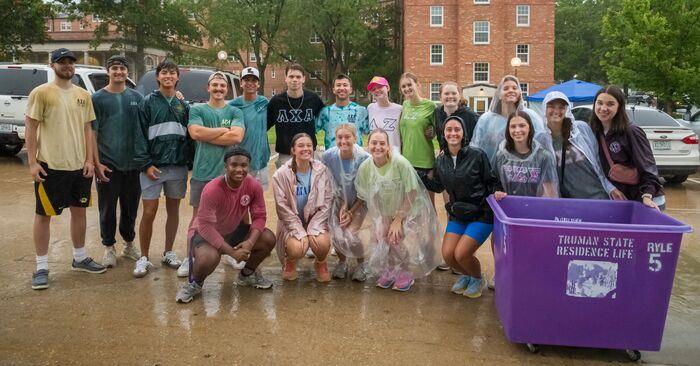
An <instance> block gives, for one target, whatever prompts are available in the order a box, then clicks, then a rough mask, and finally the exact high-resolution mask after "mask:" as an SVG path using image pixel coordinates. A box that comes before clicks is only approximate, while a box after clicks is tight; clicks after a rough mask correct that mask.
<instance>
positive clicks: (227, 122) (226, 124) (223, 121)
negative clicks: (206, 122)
mask: <svg viewBox="0 0 700 366" xmlns="http://www.w3.org/2000/svg"><path fill="white" fill-rule="evenodd" d="M221 127H226V128H229V127H231V120H230V119H228V118H222V119H221Z"/></svg>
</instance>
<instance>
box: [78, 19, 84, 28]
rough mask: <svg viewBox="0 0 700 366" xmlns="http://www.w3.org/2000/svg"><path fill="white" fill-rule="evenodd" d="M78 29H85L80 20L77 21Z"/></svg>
mask: <svg viewBox="0 0 700 366" xmlns="http://www.w3.org/2000/svg"><path fill="white" fill-rule="evenodd" d="M78 29H80V30H85V23H83V21H82V20H80V21H78Z"/></svg>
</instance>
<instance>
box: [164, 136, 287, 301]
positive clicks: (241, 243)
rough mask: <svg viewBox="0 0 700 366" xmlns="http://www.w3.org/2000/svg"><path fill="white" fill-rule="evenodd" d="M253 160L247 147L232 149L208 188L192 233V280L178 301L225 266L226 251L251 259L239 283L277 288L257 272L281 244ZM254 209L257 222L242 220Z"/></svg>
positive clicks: (239, 258) (187, 297)
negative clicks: (268, 222) (268, 225)
mask: <svg viewBox="0 0 700 366" xmlns="http://www.w3.org/2000/svg"><path fill="white" fill-rule="evenodd" d="M250 160H251V158H250V154H249V153H248V151H246V150H245V149H243V148H241V147H239V146H232V147H230V148H228V149H227V150H226V153H225V154H224V169H225V174H224V175H223V176H221V177H219V178H215V179H214V180H212V181H211V182H209V183H207V185H206V186H205V187H204V190H203V191H202V197H201V199H200V203H199V210H198V211H197V216H196V217H195V219H194V222H193V223H192V226H191V227H190V229H189V232H188V242H189V256H190V257H191V258H190V263H191V264H190V266H191V268H190V275H189V281H188V282H187V284H185V285H184V286H182V288H181V289H180V291H179V292H178V293H177V296H176V297H175V300H177V302H183V303H186V302H190V301H192V298H194V296H195V295H197V294H199V293H200V292H202V285H203V284H204V280H205V279H206V278H207V276H209V275H210V274H211V273H212V272H214V270H215V269H216V266H218V265H219V261H220V260H221V255H222V254H228V255H230V256H231V257H233V258H235V259H236V260H237V261H239V262H241V261H245V262H246V265H245V267H244V268H243V269H242V270H241V272H240V273H239V274H238V279H237V281H236V282H237V283H238V284H239V285H243V286H253V287H256V288H260V289H268V288H271V287H272V282H271V281H270V280H268V279H266V278H264V277H263V276H262V275H261V274H260V273H259V272H258V271H256V269H257V267H258V265H260V263H261V262H262V261H263V260H264V259H265V258H266V257H267V256H268V255H269V254H270V252H271V251H272V249H273V248H274V247H275V235H274V234H273V233H272V231H270V229H267V228H265V220H266V213H265V198H264V197H263V189H262V186H261V185H260V183H259V182H258V181H257V180H256V179H255V178H253V177H251V176H248V169H249V164H250ZM248 212H250V217H251V222H252V223H251V224H246V223H244V222H243V221H242V219H243V217H244V216H246V215H248Z"/></svg>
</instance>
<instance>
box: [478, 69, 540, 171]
mask: <svg viewBox="0 0 700 366" xmlns="http://www.w3.org/2000/svg"><path fill="white" fill-rule="evenodd" d="M505 81H506V80H505V78H504V79H503V80H501V83H500V84H498V88H497V89H496V93H495V94H494V96H493V100H492V101H491V107H490V108H489V111H488V112H486V113H484V114H482V115H481V117H479V121H477V123H476V128H475V129H474V136H473V137H472V140H471V142H470V144H469V146H472V147H478V148H480V149H481V150H483V151H484V152H485V153H486V156H488V158H489V162H490V163H491V165H493V164H494V158H495V157H496V152H497V151H498V147H499V145H500V144H501V141H503V140H505V130H506V124H507V122H508V121H507V118H508V116H503V115H502V114H501V113H502V112H501V93H502V92H503V84H504V83H505ZM516 84H518V90H520V83H516ZM520 92H521V97H520V102H519V103H518V106H517V107H516V109H517V110H521V111H524V112H525V113H527V114H528V115H529V116H530V119H531V120H532V125H533V126H534V128H535V136H537V135H538V134H539V133H541V132H543V131H544V130H545V127H544V123H543V122H542V118H541V117H540V115H539V114H537V112H535V111H533V110H531V109H529V108H527V107H525V102H524V101H523V98H522V91H521V90H520Z"/></svg>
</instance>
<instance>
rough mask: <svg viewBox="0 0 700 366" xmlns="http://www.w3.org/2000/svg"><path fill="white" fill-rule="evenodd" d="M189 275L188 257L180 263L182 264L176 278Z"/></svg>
mask: <svg viewBox="0 0 700 366" xmlns="http://www.w3.org/2000/svg"><path fill="white" fill-rule="evenodd" d="M189 275H190V257H185V260H183V261H182V264H181V265H180V267H179V268H178V269H177V276H178V277H187V276H189Z"/></svg>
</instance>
